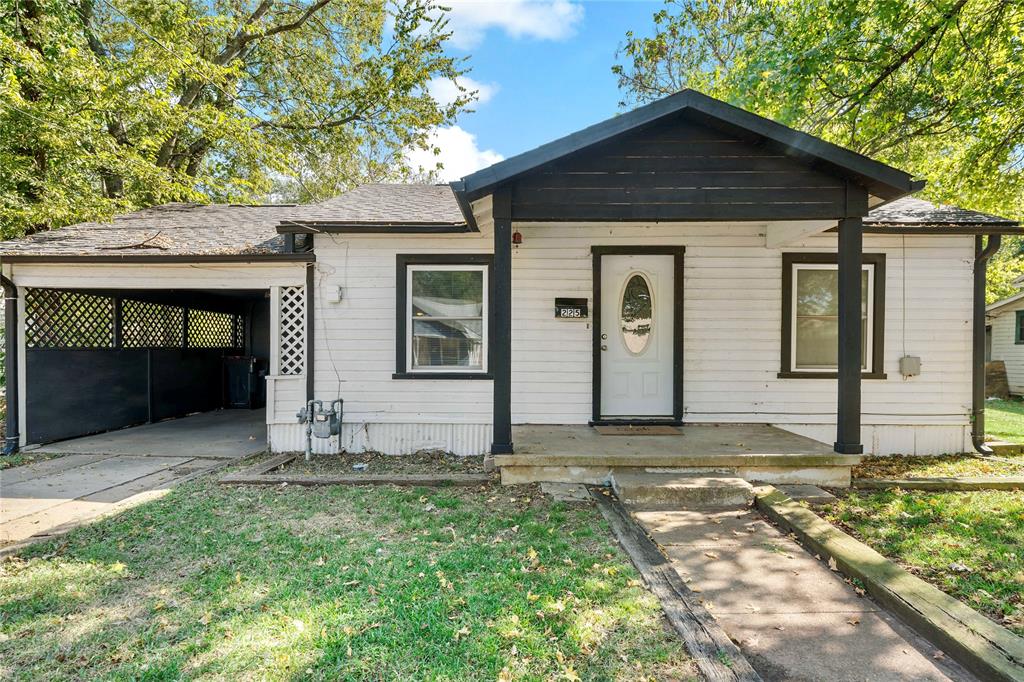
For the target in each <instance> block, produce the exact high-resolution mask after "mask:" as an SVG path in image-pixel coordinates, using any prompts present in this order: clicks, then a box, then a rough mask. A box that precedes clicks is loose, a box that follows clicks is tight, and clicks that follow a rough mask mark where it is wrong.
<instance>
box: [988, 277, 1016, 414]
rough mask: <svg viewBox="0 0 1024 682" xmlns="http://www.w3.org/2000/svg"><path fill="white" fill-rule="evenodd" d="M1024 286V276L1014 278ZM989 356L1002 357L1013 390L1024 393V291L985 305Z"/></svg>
mask: <svg viewBox="0 0 1024 682" xmlns="http://www.w3.org/2000/svg"><path fill="white" fill-rule="evenodd" d="M1013 284H1014V286H1017V287H1018V288H1020V287H1024V277H1019V278H1017V279H1016V280H1015V281H1014V282H1013ZM985 319H986V321H987V323H988V326H987V330H986V338H985V359H986V360H1002V361H1003V363H1004V364H1005V365H1006V382H1007V384H1008V385H1009V388H1010V393H1012V394H1014V395H1024V291H1021V292H1019V293H1016V294H1014V295H1012V296H1007V297H1006V298H1004V299H1002V300H999V301H996V302H995V303H992V304H991V305H989V306H987V307H986V308H985Z"/></svg>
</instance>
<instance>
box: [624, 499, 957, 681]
mask: <svg viewBox="0 0 1024 682" xmlns="http://www.w3.org/2000/svg"><path fill="white" fill-rule="evenodd" d="M635 516H636V519H637V521H639V522H640V523H641V525H643V526H644V528H645V529H646V530H647V531H648V532H649V533H650V534H651V536H652V537H653V538H654V540H655V541H656V542H657V543H658V544H659V545H661V546H662V548H663V549H664V551H665V552H666V554H667V555H668V557H669V558H670V559H671V560H672V564H673V566H674V567H675V568H676V570H677V571H678V572H679V574H680V576H681V577H682V578H683V580H684V581H685V582H686V583H687V585H688V586H689V587H690V588H691V589H692V590H694V591H695V592H697V593H698V596H700V597H701V598H702V599H703V602H704V606H705V607H706V608H707V609H708V610H709V611H710V612H711V613H712V615H714V616H715V619H716V620H718V622H719V623H720V624H721V625H722V627H723V628H724V629H725V631H726V632H727V633H728V634H729V636H730V638H731V639H732V640H733V641H735V642H736V643H737V644H738V645H739V647H740V649H741V650H742V651H743V653H744V655H745V656H746V657H747V660H749V661H750V663H751V665H753V667H754V669H755V670H757V672H758V673H759V674H760V675H761V676H762V677H763V678H764V679H765V680H766V681H772V680H788V681H798V680H808V681H810V680H829V681H830V682H846V681H849V682H853V681H860V680H871V681H873V682H874V681H879V682H880V681H886V680H900V681H902V680H922V681H923V680H972V679H974V678H973V677H971V676H970V674H968V673H967V672H966V671H964V670H963V669H961V668H960V667H959V666H957V665H956V664H954V663H952V662H951V661H948V659H946V658H945V657H944V656H943V655H942V654H939V653H937V652H936V650H935V647H932V646H930V645H929V644H928V643H927V642H925V641H924V640H923V639H921V638H920V637H918V636H917V635H916V634H914V633H913V632H911V631H910V630H909V628H907V627H905V626H904V625H903V624H902V623H900V622H899V621H897V620H896V619H895V618H893V617H892V616H890V615H889V614H888V613H886V612H885V611H884V610H882V609H881V607H879V606H878V605H877V604H875V603H874V602H873V601H871V600H870V599H868V598H865V597H862V596H860V595H858V594H857V593H856V591H855V590H854V588H853V587H852V586H851V585H849V584H847V583H846V582H845V581H844V580H843V579H842V578H841V577H840V576H839V574H837V573H835V572H833V571H831V570H829V568H828V566H827V565H826V564H825V563H823V562H821V561H818V560H817V559H815V558H814V557H813V556H811V555H809V554H808V553H807V552H806V551H804V549H803V548H802V547H801V546H800V545H799V544H798V543H796V542H795V541H794V540H793V539H791V538H789V537H788V536H786V535H783V534H782V533H781V532H779V531H778V530H777V529H776V528H774V527H773V526H771V525H770V524H769V523H767V522H766V521H764V520H763V519H762V518H761V516H760V515H758V514H757V513H756V512H754V511H748V510H737V511H727V512H720V511H718V512H698V511H670V512H665V511H658V512H636V514H635Z"/></svg>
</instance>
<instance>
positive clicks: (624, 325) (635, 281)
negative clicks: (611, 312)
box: [619, 272, 654, 355]
mask: <svg viewBox="0 0 1024 682" xmlns="http://www.w3.org/2000/svg"><path fill="white" fill-rule="evenodd" d="M651 292H652V287H651V283H650V280H648V279H647V277H646V276H645V275H643V274H641V273H639V272H637V273H633V274H632V275H630V276H629V278H627V279H626V286H625V287H623V289H622V305H621V306H620V309H619V326H620V328H621V329H622V342H623V343H624V344H625V345H626V350H628V351H629V352H630V353H632V354H633V355H639V354H640V353H643V352H644V351H645V350H647V346H648V345H650V342H651V333H652V332H653V331H654V330H653V329H652V323H653V322H654V314H653V312H652V311H653V310H654V299H653V294H652V293H651Z"/></svg>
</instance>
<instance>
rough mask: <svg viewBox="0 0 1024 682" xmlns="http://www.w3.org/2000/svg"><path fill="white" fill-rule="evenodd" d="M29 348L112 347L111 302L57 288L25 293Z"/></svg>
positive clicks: (107, 299) (112, 308)
mask: <svg viewBox="0 0 1024 682" xmlns="http://www.w3.org/2000/svg"><path fill="white" fill-rule="evenodd" d="M25 341H26V344H27V345H28V347H29V348H112V347H113V345H114V299H113V298H110V297H108V296H95V295H93V294H81V293H78V292H74V291H60V290H57V289H28V290H27V291H26V292H25Z"/></svg>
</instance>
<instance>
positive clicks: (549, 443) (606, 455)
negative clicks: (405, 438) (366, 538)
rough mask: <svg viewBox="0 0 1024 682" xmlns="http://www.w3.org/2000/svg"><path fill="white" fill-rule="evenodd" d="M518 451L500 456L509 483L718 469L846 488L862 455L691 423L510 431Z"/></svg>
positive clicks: (752, 427) (739, 428) (792, 437)
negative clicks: (651, 429) (628, 430)
mask: <svg viewBox="0 0 1024 682" xmlns="http://www.w3.org/2000/svg"><path fill="white" fill-rule="evenodd" d="M512 437H513V440H514V442H515V450H516V451H515V454H508V455H495V457H494V463H495V465H496V466H497V467H498V468H499V469H500V470H501V481H502V483H506V484H517V483H532V482H538V481H544V482H560V483H586V484H592V485H605V484H607V483H608V481H609V479H610V478H611V476H612V474H613V472H615V471H621V470H644V471H651V472H664V473H694V474H697V473H721V474H730V475H733V476H739V477H741V478H744V479H746V480H748V481H757V482H763V483H810V484H814V485H827V486H835V487H845V486H848V485H849V484H850V469H851V468H852V467H853V465H855V464H857V463H858V462H860V460H861V457H860V456H859V455H842V454H837V453H835V452H834V451H833V450H832V448H831V447H830V446H828V445H825V444H824V443H820V442H818V441H816V440H812V439H810V438H805V437H803V436H798V435H796V434H795V433H790V432H789V431H785V430H783V429H780V428H776V427H774V426H769V425H767V424H687V425H685V426H682V427H680V428H679V435H601V434H600V433H598V432H597V431H596V430H595V429H594V428H592V427H590V426H583V425H576V426H548V425H522V426H514V427H513V428H512Z"/></svg>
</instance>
